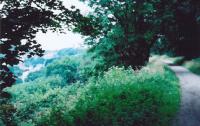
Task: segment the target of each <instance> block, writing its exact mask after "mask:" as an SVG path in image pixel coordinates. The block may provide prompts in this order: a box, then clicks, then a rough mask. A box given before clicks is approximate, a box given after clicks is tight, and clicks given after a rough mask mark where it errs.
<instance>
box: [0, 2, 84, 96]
mask: <svg viewBox="0 0 200 126" xmlns="http://www.w3.org/2000/svg"><path fill="white" fill-rule="evenodd" d="M0 4H1V5H3V8H2V9H1V11H0V17H1V37H0V94H1V95H2V93H3V92H2V90H3V89H4V88H5V87H9V86H11V85H12V84H13V83H14V82H15V76H14V75H13V73H12V72H11V71H10V70H9V67H10V66H13V65H16V64H18V63H19V62H20V61H21V59H22V56H27V57H32V56H34V55H38V56H42V55H43V53H44V50H42V48H41V45H40V44H38V43H37V42H36V40H35V39H34V38H35V36H36V33H37V32H38V31H42V32H44V33H46V32H47V30H53V31H60V32H62V24H67V26H68V27H70V26H71V22H73V21H75V20H76V19H77V18H80V17H82V16H81V14H80V11H79V10H78V9H75V8H74V7H72V8H71V9H70V10H69V9H67V8H65V6H64V5H63V4H62V1H61V0H48V1H47V0H0Z"/></svg>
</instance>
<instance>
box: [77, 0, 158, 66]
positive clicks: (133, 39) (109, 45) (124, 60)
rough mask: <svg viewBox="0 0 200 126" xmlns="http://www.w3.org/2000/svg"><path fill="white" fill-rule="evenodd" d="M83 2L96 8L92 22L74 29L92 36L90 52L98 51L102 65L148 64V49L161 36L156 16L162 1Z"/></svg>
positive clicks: (97, 55)
mask: <svg viewBox="0 0 200 126" xmlns="http://www.w3.org/2000/svg"><path fill="white" fill-rule="evenodd" d="M84 1H87V2H88V3H89V6H91V7H92V8H94V13H92V14H90V15H89V16H88V18H91V19H92V21H91V22H90V24H89V25H88V24H84V23H82V24H81V23H79V24H77V27H76V29H75V31H78V32H81V33H82V34H83V35H89V36H90V37H88V39H87V40H86V44H88V45H91V46H92V48H91V49H90V51H92V52H95V53H96V55H95V57H98V58H99V59H102V60H103V62H104V63H105V64H102V65H103V67H106V68H105V69H107V68H109V67H110V66H113V65H124V66H126V67H128V66H132V67H133V68H138V67H140V66H143V65H145V63H146V62H147V61H148V58H149V53H150V52H149V50H150V48H151V46H152V45H153V43H154V42H155V40H156V39H157V38H158V37H159V29H158V27H157V26H159V19H157V16H156V15H157V10H156V9H157V4H158V3H159V1H158V0H98V1H96V0H84ZM156 24H157V25H156ZM88 29H89V30H90V29H92V30H90V31H92V32H88V31H89V30H88ZM101 63H102V62H101ZM100 69H102V68H100Z"/></svg>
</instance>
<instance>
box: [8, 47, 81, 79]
mask: <svg viewBox="0 0 200 126" xmlns="http://www.w3.org/2000/svg"><path fill="white" fill-rule="evenodd" d="M84 52H85V50H84V49H79V48H64V49H61V50H56V51H46V52H45V54H44V56H42V57H38V56H37V57H32V58H25V59H24V62H21V63H19V64H18V65H16V66H14V67H12V68H11V70H12V71H13V72H14V74H15V75H16V76H17V77H18V80H17V83H18V82H23V81H24V80H25V79H26V77H27V76H28V75H29V74H30V73H32V72H35V71H39V70H40V69H42V68H43V67H45V66H46V65H48V64H49V63H51V62H53V61H54V60H57V59H60V58H63V57H66V56H69V57H72V56H77V55H81V54H83V53H84ZM16 69H17V71H16Z"/></svg>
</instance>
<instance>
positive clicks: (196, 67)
mask: <svg viewBox="0 0 200 126" xmlns="http://www.w3.org/2000/svg"><path fill="white" fill-rule="evenodd" d="M183 66H184V67H186V68H188V69H189V70H190V71H191V72H193V73H195V74H198V75H200V58H197V59H193V60H191V61H185V62H184V63H183Z"/></svg>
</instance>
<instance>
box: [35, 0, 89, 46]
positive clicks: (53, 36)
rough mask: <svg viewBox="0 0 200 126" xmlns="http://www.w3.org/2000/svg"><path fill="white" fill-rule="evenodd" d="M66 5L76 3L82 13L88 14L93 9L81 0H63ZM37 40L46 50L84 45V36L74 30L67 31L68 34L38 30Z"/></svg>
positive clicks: (69, 5)
mask: <svg viewBox="0 0 200 126" xmlns="http://www.w3.org/2000/svg"><path fill="white" fill-rule="evenodd" d="M63 3H64V5H65V6H66V7H68V8H70V7H71V6H72V5H75V6H76V8H78V9H80V10H81V13H82V14H87V13H88V12H89V11H91V9H90V8H89V7H88V6H87V5H86V4H84V3H82V2H79V0H63ZM36 40H37V42H38V43H40V44H41V45H42V48H43V49H44V50H59V49H63V48H80V47H83V46H84V45H83V42H84V38H83V37H82V36H81V35H79V34H77V33H76V34H75V33H73V32H70V31H67V34H60V33H53V32H51V31H48V32H47V33H45V34H44V33H42V32H38V33H37V35H36Z"/></svg>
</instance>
